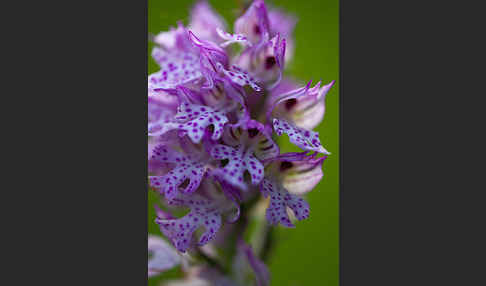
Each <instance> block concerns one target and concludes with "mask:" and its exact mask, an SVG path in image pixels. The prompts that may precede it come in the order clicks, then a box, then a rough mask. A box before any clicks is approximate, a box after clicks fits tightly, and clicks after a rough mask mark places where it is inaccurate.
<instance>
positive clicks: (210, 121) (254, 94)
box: [148, 0, 334, 271]
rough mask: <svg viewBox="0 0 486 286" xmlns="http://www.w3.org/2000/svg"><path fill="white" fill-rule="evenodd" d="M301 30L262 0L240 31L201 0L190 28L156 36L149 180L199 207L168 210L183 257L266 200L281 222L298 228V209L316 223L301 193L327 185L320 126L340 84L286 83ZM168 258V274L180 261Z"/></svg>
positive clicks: (172, 199) (269, 214)
mask: <svg viewBox="0 0 486 286" xmlns="http://www.w3.org/2000/svg"><path fill="white" fill-rule="evenodd" d="M294 25H295V19H294V18H293V17H291V16H288V15H286V14H284V13H283V12H281V11H279V10H267V8H266V6H265V3H264V1H263V0H255V1H254V2H253V3H252V4H251V5H250V6H249V8H248V9H247V10H246V12H245V13H244V14H243V15H242V16H240V17H239V18H238V19H237V20H236V22H235V23H234V33H231V32H229V31H228V28H227V24H226V23H225V21H224V20H223V19H222V17H220V16H219V15H218V14H217V13H215V12H214V11H213V10H212V9H211V7H210V6H209V5H208V3H207V2H206V1H199V2H197V3H196V4H195V6H194V7H193V10H192V13H191V19H190V23H189V25H188V26H187V27H185V26H183V25H182V23H179V24H178V26H177V27H176V28H172V29H171V30H170V31H167V32H162V33H160V34H158V35H156V36H155V37H154V38H153V41H154V42H155V44H156V47H155V48H154V49H153V51H152V57H153V59H154V60H155V61H156V62H157V63H158V65H159V66H160V70H159V71H158V72H156V73H153V74H151V75H149V77H148V116H149V118H148V135H149V154H148V156H149V157H148V163H149V172H150V176H149V181H150V186H151V187H152V188H154V189H155V190H156V191H157V192H158V193H159V194H160V195H161V197H162V198H163V202H164V204H165V205H166V206H167V207H169V208H173V209H176V208H188V209H190V211H189V213H187V214H186V215H184V216H182V217H175V216H174V215H172V214H171V213H169V212H167V211H162V210H158V217H157V219H156V223H157V224H159V225H160V229H161V231H162V233H163V234H164V235H165V236H166V237H167V238H168V239H169V240H170V241H171V242H172V244H173V245H174V247H175V248H176V249H177V250H178V251H179V252H185V251H186V250H188V249H191V248H192V247H196V246H203V245H205V244H207V243H208V242H210V241H211V240H213V239H214V238H215V236H216V234H217V233H218V230H219V229H220V228H221V226H222V225H223V224H225V223H234V222H236V221H237V220H238V219H239V216H240V206H242V204H244V203H245V202H248V201H250V200H254V199H255V198H258V197H264V198H269V200H268V201H269V202H268V208H267V209H266V219H267V220H268V222H269V223H270V224H271V225H278V224H281V225H282V226H285V227H293V226H294V223H293V222H292V220H291V217H289V212H288V210H292V213H293V216H294V217H295V218H296V219H297V220H303V219H306V218H308V217H309V204H308V203H307V202H306V201H305V200H304V199H303V198H302V197H301V196H302V195H303V194H305V193H307V192H309V191H310V190H312V189H313V188H314V186H315V185H316V184H317V183H318V182H319V181H320V179H321V178H322V176H323V173H322V168H321V165H322V162H323V161H324V160H325V158H326V156H327V155H328V154H329V153H328V152H327V151H326V149H324V147H323V146H322V144H321V141H320V139H319V134H318V133H317V132H314V131H312V129H313V128H314V127H316V126H317V125H318V124H319V122H320V121H321V120H322V119H323V116H324V111H325V97H326V93H327V92H328V91H329V89H330V88H331V87H332V85H333V83H334V81H332V82H331V83H329V84H327V85H323V86H321V82H318V83H317V84H315V85H314V86H312V83H311V82H308V83H307V84H306V85H303V86H298V85H297V84H296V83H295V82H294V81H292V80H290V79H287V78H286V77H284V75H283V71H284V67H285V65H286V63H287V62H288V61H289V60H290V59H291V56H292V53H293V47H294V43H293V38H292V31H293V28H294ZM284 134H286V135H287V136H288V139H289V141H290V142H291V143H293V144H295V145H296V146H298V147H299V148H301V149H302V152H293V153H285V154H282V153H281V152H280V149H279V146H278V144H277V143H276V141H275V140H276V139H277V138H279V136H282V135H284ZM198 229H202V230H203V231H202V233H201V234H200V235H196V230H198ZM196 236H198V237H197V238H196ZM149 243H150V242H149ZM154 244H155V245H156V247H159V248H160V249H162V248H164V249H165V248H167V247H166V246H165V245H164V244H163V243H160V242H157V243H154ZM166 256H167V254H166ZM160 257H163V255H162V256H157V257H156V258H157V259H159V261H161V262H160V263H159V264H158V265H159V268H160V269H164V268H165V267H167V266H170V265H173V264H174V263H175V262H176V260H174V259H175V258H173V257H174V256H173V255H171V256H170V257H172V258H171V259H172V260H170V261H169V260H167V259H165V260H164V259H163V258H160ZM157 259H156V260H155V262H154V261H152V263H155V264H157V263H156V262H157ZM149 267H150V265H149ZM156 270H157V267H154V268H153V269H152V271H156Z"/></svg>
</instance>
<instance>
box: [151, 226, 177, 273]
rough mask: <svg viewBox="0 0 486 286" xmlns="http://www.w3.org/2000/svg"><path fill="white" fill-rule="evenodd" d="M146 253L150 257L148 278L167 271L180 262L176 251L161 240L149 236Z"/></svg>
mask: <svg viewBox="0 0 486 286" xmlns="http://www.w3.org/2000/svg"><path fill="white" fill-rule="evenodd" d="M148 251H149V255H151V256H152V257H151V258H149V260H148V276H149V277H150V276H154V275H157V274H159V273H161V272H164V271H166V270H169V269H171V268H173V267H175V266H177V265H179V264H180V263H181V261H182V257H181V256H180V255H179V254H178V253H177V251H176V250H175V249H174V248H173V247H172V246H171V245H169V244H168V243H167V242H165V241H164V240H163V239H161V238H159V237H157V236H154V235H149V237H148Z"/></svg>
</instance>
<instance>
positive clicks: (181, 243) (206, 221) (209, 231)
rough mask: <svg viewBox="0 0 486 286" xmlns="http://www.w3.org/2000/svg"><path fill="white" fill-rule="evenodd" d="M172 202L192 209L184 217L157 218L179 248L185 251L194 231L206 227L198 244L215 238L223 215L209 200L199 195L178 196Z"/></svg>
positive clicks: (164, 231) (163, 230)
mask: <svg viewBox="0 0 486 286" xmlns="http://www.w3.org/2000/svg"><path fill="white" fill-rule="evenodd" d="M169 203H170V204H175V205H179V206H186V207H189V208H190V209H191V211H190V212H189V213H188V214H187V215H185V216H184V217H182V218H178V219H164V218H159V217H158V218H157V219H156V220H155V222H156V223H158V224H159V225H160V228H161V230H162V232H163V233H164V234H165V235H167V236H168V237H169V238H170V239H171V240H172V243H173V244H174V246H175V247H176V249H177V250H179V251H181V252H185V251H186V250H187V248H188V247H189V245H190V242H191V239H192V236H193V233H194V231H196V229H198V228H199V227H201V226H202V227H204V229H205V232H204V233H203V234H202V235H201V237H200V238H199V242H198V245H204V244H206V243H208V242H209V241H210V240H211V239H213V238H214V236H215V235H216V232H217V231H218V230H219V228H220V227H221V215H220V213H219V211H218V209H217V208H216V207H215V206H214V205H213V204H212V203H211V202H210V201H208V200H206V199H203V198H202V197H200V196H198V195H192V196H190V197H177V198H174V199H173V200H171V201H169Z"/></svg>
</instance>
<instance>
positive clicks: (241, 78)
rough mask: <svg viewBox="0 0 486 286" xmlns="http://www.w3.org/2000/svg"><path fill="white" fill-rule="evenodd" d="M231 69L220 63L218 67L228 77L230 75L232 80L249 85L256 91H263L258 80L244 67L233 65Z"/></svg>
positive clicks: (238, 83) (240, 84) (242, 84)
mask: <svg viewBox="0 0 486 286" xmlns="http://www.w3.org/2000/svg"><path fill="white" fill-rule="evenodd" d="M231 68H232V69H231V70H227V69H225V68H224V67H223V65H222V64H220V63H218V69H220V70H221V71H222V72H223V73H224V75H226V77H228V78H229V79H230V80H231V81H232V82H234V83H236V84H237V85H239V86H245V85H249V86H251V88H253V89H254V90H255V91H261V90H262V89H261V88H260V87H259V86H258V84H257V82H256V80H255V79H254V78H253V77H252V76H250V75H249V74H248V72H247V71H244V70H243V69H241V68H239V67H237V66H234V65H233V66H232V67H231Z"/></svg>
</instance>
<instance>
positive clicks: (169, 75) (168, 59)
mask: <svg viewBox="0 0 486 286" xmlns="http://www.w3.org/2000/svg"><path fill="white" fill-rule="evenodd" d="M152 57H153V58H154V59H155V61H156V62H157V63H158V64H159V65H160V71H158V72H156V73H153V74H151V75H149V77H148V82H149V89H153V90H158V89H162V90H171V89H175V88H176V87H177V86H178V85H183V84H186V83H189V82H192V81H194V80H197V79H199V78H201V77H202V73H201V68H200V63H199V57H198V56H196V55H195V54H192V53H189V52H177V51H174V52H166V51H164V50H162V49H160V48H157V47H155V48H154V49H153V51H152Z"/></svg>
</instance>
